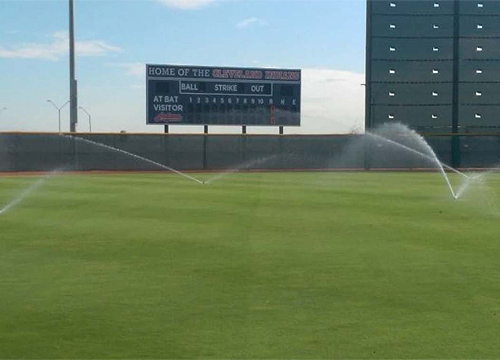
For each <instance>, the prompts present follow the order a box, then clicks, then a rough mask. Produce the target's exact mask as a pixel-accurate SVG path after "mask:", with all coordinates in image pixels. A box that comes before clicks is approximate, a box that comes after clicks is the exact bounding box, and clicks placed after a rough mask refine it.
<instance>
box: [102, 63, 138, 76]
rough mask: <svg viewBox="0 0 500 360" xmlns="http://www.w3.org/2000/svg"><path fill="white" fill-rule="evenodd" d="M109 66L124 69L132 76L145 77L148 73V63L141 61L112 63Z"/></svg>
mask: <svg viewBox="0 0 500 360" xmlns="http://www.w3.org/2000/svg"><path fill="white" fill-rule="evenodd" d="M107 66H109V67H114V68H119V69H124V70H125V73H126V74H127V75H130V76H141V77H144V75H145V74H146V64H144V63H140V62H133V63H112V64H107Z"/></svg>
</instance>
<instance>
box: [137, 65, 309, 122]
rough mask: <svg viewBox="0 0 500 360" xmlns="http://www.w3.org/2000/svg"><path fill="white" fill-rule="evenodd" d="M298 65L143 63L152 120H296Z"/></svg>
mask: <svg viewBox="0 0 500 360" xmlns="http://www.w3.org/2000/svg"><path fill="white" fill-rule="evenodd" d="M300 95H301V71H300V70H289V69H250V68H228V67H203V66H173V65H146V98H147V104H146V112H147V114H146V119H147V120H146V121H147V124H155V125H169V124H175V125H258V126H266V125H267V126H300Z"/></svg>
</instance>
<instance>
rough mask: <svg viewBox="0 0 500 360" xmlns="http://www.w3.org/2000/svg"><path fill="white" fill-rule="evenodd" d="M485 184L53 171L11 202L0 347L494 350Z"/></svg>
mask: <svg viewBox="0 0 500 360" xmlns="http://www.w3.org/2000/svg"><path fill="white" fill-rule="evenodd" d="M195 176H199V177H200V178H204V179H207V178H208V177H210V174H199V175H196V174H195ZM35 181H36V178H35V177H1V178H0V207H1V206H2V205H3V204H6V203H8V202H9V201H10V200H11V199H13V198H14V197H15V196H16V194H19V193H21V192H22V190H23V189H25V188H26V187H28V186H29V185H30V184H33V183H34V182H35ZM453 181H455V182H457V181H458V178H457V177H454V178H453ZM488 184H489V187H490V188H489V189H483V190H480V191H479V190H477V191H474V192H472V193H469V195H468V196H467V197H466V198H465V199H463V200H460V201H454V200H453V199H451V197H450V195H449V193H448V190H447V188H446V186H445V184H444V182H443V180H442V178H441V177H440V176H439V174H437V173H247V174H241V173H240V174H232V175H229V176H227V177H225V178H222V179H220V181H218V182H214V183H213V184H210V185H199V184H197V183H195V182H191V181H189V180H187V179H185V178H182V177H180V176H178V175H175V174H142V175H140V174H130V175H64V176H55V177H53V178H51V179H49V180H48V181H47V182H46V183H44V184H43V186H42V187H40V188H39V189H38V190H37V191H35V192H33V193H32V194H31V195H30V196H29V197H27V198H26V199H25V201H24V202H22V203H20V204H19V205H18V206H17V207H15V208H13V209H11V210H10V211H9V212H7V213H5V214H4V215H2V216H0V358H31V359H37V358H66V359H72V358H79V359H82V358H100V359H104V358H115V359H118V358H156V359H158V358H259V359H263V358H294V359H319V358H358V359H359V358H420V359H421V358H500V341H499V338H500V231H499V230H500V215H499V212H498V211H497V208H496V207H495V206H496V205H495V203H496V201H497V199H496V196H497V194H500V175H498V176H497V175H493V176H492V177H490V181H489V182H488Z"/></svg>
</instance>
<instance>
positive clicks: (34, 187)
mask: <svg viewBox="0 0 500 360" xmlns="http://www.w3.org/2000/svg"><path fill="white" fill-rule="evenodd" d="M60 172H61V170H54V171H51V172H50V173H48V174H46V175H45V176H43V177H42V178H41V179H39V180H37V181H36V182H35V183H33V184H32V185H31V186H29V187H28V188H27V189H25V190H24V191H23V192H22V193H21V194H19V196H17V197H16V198H14V199H13V200H12V201H11V202H9V203H7V205H5V206H4V207H2V208H1V209H0V216H2V215H4V214H6V213H7V212H8V211H9V210H12V209H13V208H14V207H15V206H16V205H19V204H20V203H21V202H22V201H24V199H26V198H27V197H28V196H29V195H31V194H32V193H33V192H34V191H35V190H37V189H38V188H39V187H40V186H42V185H43V184H44V183H45V182H46V181H47V180H48V179H50V178H51V177H52V176H54V175H56V174H58V173H60Z"/></svg>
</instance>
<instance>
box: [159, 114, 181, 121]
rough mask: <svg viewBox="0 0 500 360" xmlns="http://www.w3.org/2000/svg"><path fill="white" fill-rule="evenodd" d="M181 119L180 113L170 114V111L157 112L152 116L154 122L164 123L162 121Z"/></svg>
mask: <svg viewBox="0 0 500 360" xmlns="http://www.w3.org/2000/svg"><path fill="white" fill-rule="evenodd" d="M176 121H182V115H181V114H171V113H163V112H162V113H159V114H157V115H156V116H155V117H154V122H157V123H164V122H176Z"/></svg>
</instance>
